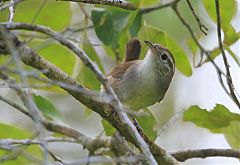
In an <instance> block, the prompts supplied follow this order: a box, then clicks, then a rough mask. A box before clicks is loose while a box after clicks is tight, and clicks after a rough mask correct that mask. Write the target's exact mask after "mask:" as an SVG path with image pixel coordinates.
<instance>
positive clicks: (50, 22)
mask: <svg viewBox="0 0 240 165" xmlns="http://www.w3.org/2000/svg"><path fill="white" fill-rule="evenodd" d="M42 3H43V1H42V0H28V1H24V2H23V3H19V4H18V5H17V7H16V11H15V13H16V14H15V15H14V21H16V22H28V23H32V21H33V20H34V18H35V17H36V20H35V21H34V23H35V24H41V25H45V26H49V27H51V28H53V29H55V30H61V29H64V28H66V27H67V26H68V25H69V23H70V20H71V15H72V14H71V6H70V3H69V2H56V1H47V2H46V3H45V5H44V6H43V7H42V9H41V10H40V12H39V13H38V10H39V8H40V6H41V4H42Z"/></svg>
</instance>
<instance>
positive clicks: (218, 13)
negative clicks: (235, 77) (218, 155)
mask: <svg viewBox="0 0 240 165" xmlns="http://www.w3.org/2000/svg"><path fill="white" fill-rule="evenodd" d="M215 6H216V14H217V35H218V44H219V48H220V50H221V52H222V59H223V62H224V66H225V69H226V74H227V77H226V80H227V84H228V88H229V91H230V95H231V98H232V100H233V101H234V103H235V104H236V105H237V106H238V108H239V109H240V102H239V100H238V98H237V96H236V94H235V92H234V85H233V82H232V76H231V72H230V69H229V67H230V65H229V63H228V60H227V57H226V54H225V51H224V48H223V43H222V35H221V15H220V7H219V2H218V0H215Z"/></svg>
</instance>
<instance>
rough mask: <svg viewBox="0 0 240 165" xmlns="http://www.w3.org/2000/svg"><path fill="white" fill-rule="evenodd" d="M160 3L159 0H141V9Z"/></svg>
mask: <svg viewBox="0 0 240 165" xmlns="http://www.w3.org/2000/svg"><path fill="white" fill-rule="evenodd" d="M156 3H159V0H140V7H146V6H151V5H154V4H156Z"/></svg>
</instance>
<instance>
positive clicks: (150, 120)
mask: <svg viewBox="0 0 240 165" xmlns="http://www.w3.org/2000/svg"><path fill="white" fill-rule="evenodd" d="M135 118H136V119H137V121H138V123H139V124H140V125H141V127H142V129H143V132H144V133H145V134H146V135H147V136H148V137H149V138H150V139H151V140H152V141H155V140H156V138H157V130H156V129H155V126H156V120H155V118H154V116H153V114H152V113H151V111H150V110H148V109H144V115H141V116H136V117H135Z"/></svg>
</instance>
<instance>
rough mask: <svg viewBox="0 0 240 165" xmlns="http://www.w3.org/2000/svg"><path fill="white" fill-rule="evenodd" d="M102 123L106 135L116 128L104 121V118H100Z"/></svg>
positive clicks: (112, 132) (111, 133)
mask: <svg viewBox="0 0 240 165" xmlns="http://www.w3.org/2000/svg"><path fill="white" fill-rule="evenodd" d="M102 125H103V128H104V131H105V133H106V136H112V135H113V134H114V133H115V132H116V129H115V128H114V127H113V126H112V125H111V124H109V122H108V121H106V120H105V119H102Z"/></svg>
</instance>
